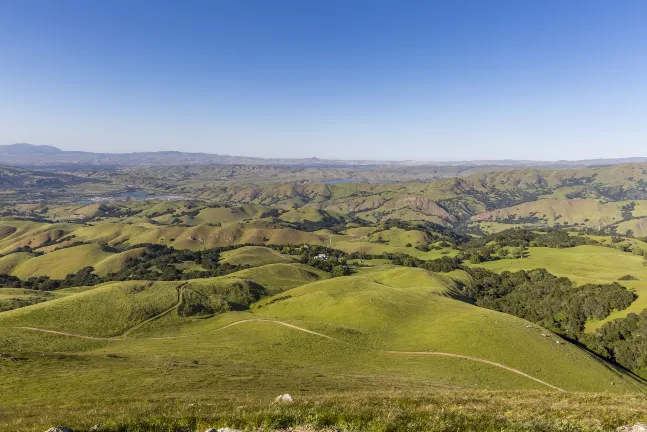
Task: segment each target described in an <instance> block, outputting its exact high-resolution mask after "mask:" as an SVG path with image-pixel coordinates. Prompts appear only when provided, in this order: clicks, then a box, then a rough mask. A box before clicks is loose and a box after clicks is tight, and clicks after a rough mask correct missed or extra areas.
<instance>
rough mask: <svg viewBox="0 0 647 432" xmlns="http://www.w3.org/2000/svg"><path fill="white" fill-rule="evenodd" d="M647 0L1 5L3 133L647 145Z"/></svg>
mask: <svg viewBox="0 0 647 432" xmlns="http://www.w3.org/2000/svg"><path fill="white" fill-rule="evenodd" d="M646 23H647V2H645V1H632V0H623V1H611V0H607V1H599V0H527V1H519V0H509V1H503V0H495V1H485V0H478V1H477V0H474V1H468V0H451V1H448V0H446V1H406V0H404V1H379V0H370V1H360V0H355V1H352V0H344V1H341V0H325V1H324V0H272V1H267V0H258V1H251V0H250V1H245V0H203V1H199V0H193V1H183V2H180V1H177V2H170V1H163V0H154V1H152V0H151V1H136V0H134V1H133V0H131V1H120V0H113V1H88V0H80V1H71V0H57V1H51V0H11V1H9V0H0V143H1V144H9V143H13V142H30V143H34V144H49V145H55V146H58V147H60V148H63V149H68V150H87V151H102V152H129V151H156V150H182V151H204V152H209V153H220V154H233V155H245V156H261V157H315V156H316V157H320V158H344V159H356V158H367V159H398V160H400V159H416V160H464V159H502V158H514V159H542V160H554V159H585V158H586V159H588V158H596V157H625V156H646V155H647V146H646V145H645V144H647V78H646V77H647V25H646Z"/></svg>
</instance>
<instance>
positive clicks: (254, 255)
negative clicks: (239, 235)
mask: <svg viewBox="0 0 647 432" xmlns="http://www.w3.org/2000/svg"><path fill="white" fill-rule="evenodd" d="M221 256H222V262H223V263H228V264H234V265H244V264H247V265H250V266H253V267H256V266H260V265H265V264H277V263H289V262H291V261H292V260H291V259H290V257H289V256H284V255H281V254H280V253H278V252H276V251H275V250H273V249H268V248H264V247H260V246H246V247H242V248H239V249H234V250H231V251H227V252H223V253H222V255H221Z"/></svg>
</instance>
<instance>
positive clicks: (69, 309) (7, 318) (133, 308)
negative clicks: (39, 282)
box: [0, 281, 179, 337]
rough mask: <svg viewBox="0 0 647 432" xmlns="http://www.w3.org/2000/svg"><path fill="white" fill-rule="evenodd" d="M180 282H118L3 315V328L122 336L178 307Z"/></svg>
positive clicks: (0, 324)
mask: <svg viewBox="0 0 647 432" xmlns="http://www.w3.org/2000/svg"><path fill="white" fill-rule="evenodd" d="M178 285H179V283H178V282H146V281H132V282H114V283H108V284H104V285H101V286H98V287H94V288H93V289H89V290H86V291H83V292H80V293H77V294H74V295H68V296H65V297H62V298H59V299H55V300H51V301H48V302H46V303H39V304H37V305H33V306H28V307H25V308H21V309H16V310H13V311H9V312H5V313H3V314H0V327H5V328H9V327H19V326H28V327H39V328H44V329H48V330H56V331H61V332H68V333H74V334H81V335H87V336H96V337H111V336H118V335H120V334H122V333H123V332H125V331H126V330H128V329H129V328H131V327H133V326H135V325H137V324H139V323H141V322H142V321H144V320H145V319H147V318H151V317H153V316H155V315H157V314H159V313H161V312H163V311H165V310H167V309H169V308H171V307H172V306H173V305H175V304H176V303H177V300H178V292H177V287H178Z"/></svg>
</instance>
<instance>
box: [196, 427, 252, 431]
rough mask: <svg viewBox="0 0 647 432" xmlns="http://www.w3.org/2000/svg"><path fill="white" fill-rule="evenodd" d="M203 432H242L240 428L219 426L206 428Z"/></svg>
mask: <svg viewBox="0 0 647 432" xmlns="http://www.w3.org/2000/svg"><path fill="white" fill-rule="evenodd" d="M204 432H243V431H242V430H239V429H232V428H228V427H226V428H220V429H217V430H216V429H207V430H206V431H204Z"/></svg>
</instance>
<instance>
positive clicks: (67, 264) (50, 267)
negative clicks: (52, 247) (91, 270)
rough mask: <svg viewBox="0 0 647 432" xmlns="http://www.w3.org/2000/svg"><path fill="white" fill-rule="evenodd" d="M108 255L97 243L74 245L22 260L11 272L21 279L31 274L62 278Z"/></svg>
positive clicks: (92, 264)
mask: <svg viewBox="0 0 647 432" xmlns="http://www.w3.org/2000/svg"><path fill="white" fill-rule="evenodd" d="M110 256H112V254H111V253H110V252H104V251H103V250H102V249H101V247H100V246H99V245H97V244H89V245H81V246H75V247H71V248H66V249H61V250H57V251H54V252H50V253H48V254H45V255H42V256H39V257H35V258H32V259H30V260H27V261H24V262H22V263H21V264H20V265H18V266H17V267H15V268H14V270H13V271H12V274H13V275H15V276H17V277H19V278H21V279H27V278H30V277H32V276H49V277H51V278H52V279H63V278H65V276H67V275H68V274H70V273H76V272H77V271H79V270H81V269H82V268H84V267H87V266H94V265H95V264H97V263H99V262H101V261H103V260H104V259H106V258H108V257H110Z"/></svg>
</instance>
